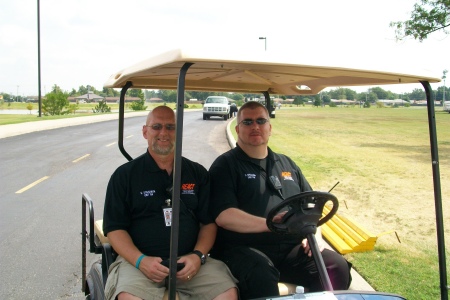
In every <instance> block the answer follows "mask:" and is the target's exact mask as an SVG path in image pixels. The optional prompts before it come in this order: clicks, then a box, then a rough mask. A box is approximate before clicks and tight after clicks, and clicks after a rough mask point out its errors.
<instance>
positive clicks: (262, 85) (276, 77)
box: [105, 50, 449, 299]
mask: <svg viewBox="0 0 450 300" xmlns="http://www.w3.org/2000/svg"><path fill="white" fill-rule="evenodd" d="M188 70H190V72H189V75H188ZM439 81H440V79H439V78H436V77H429V76H421V75H411V74H408V73H392V72H385V71H374V70H372V69H364V70H363V69H350V68H343V67H329V66H322V65H319V66H313V65H309V64H308V65H307V64H293V63H288V62H280V61H275V62H274V61H270V60H269V61H267V60H255V59H253V60H237V59H223V58H212V57H208V56H192V55H189V54H186V53H184V52H182V51H180V50H174V51H170V52H167V53H164V54H162V55H160V56H157V57H155V58H153V59H149V60H147V61H144V62H142V63H140V64H137V65H134V66H132V67H130V68H127V69H125V70H122V71H120V72H118V73H116V74H113V75H112V76H111V77H110V79H109V80H108V81H107V82H106V83H105V87H110V88H122V91H121V94H120V105H119V136H118V145H119V149H120V151H121V152H122V154H123V155H124V156H125V157H126V158H127V159H128V160H132V157H131V156H130V155H129V154H128V153H127V151H126V150H125V148H124V145H123V140H124V112H125V93H126V91H127V90H128V89H129V88H144V89H172V90H174V89H176V90H177V103H176V112H177V113H176V123H177V124H183V116H184V93H185V90H195V91H225V92H247V93H262V94H263V95H264V97H265V99H266V106H267V107H268V109H269V111H270V105H271V104H270V94H287V95H296V94H297V95H306V94H318V93H319V92H320V91H322V90H323V89H324V88H327V87H338V86H340V87H342V86H357V85H385V84H401V83H419V82H420V83H421V84H422V86H423V87H424V89H425V93H426V98H427V99H426V100H427V112H428V126H429V137H430V151H431V165H432V176H433V186H434V203H435V213H436V230H437V241H438V255H439V271H440V272H439V273H440V291H441V299H448V290H449V286H448V285H447V271H446V257H445V239H444V221H443V210H442V195H441V182H440V170H439V155H438V145H437V132H436V121H435V105H434V101H433V100H432V88H431V85H430V82H439ZM182 137H183V126H177V127H176V147H175V162H174V170H173V179H174V186H175V187H177V186H178V187H179V186H180V185H181V182H180V177H181V176H180V174H181V153H182ZM179 197H180V189H179V188H174V189H173V195H172V199H174V200H176V199H179ZM179 211H180V203H179V201H173V220H172V233H171V246H170V249H171V253H170V260H171V265H172V266H176V260H177V255H178V253H177V249H178V234H179ZM175 290H176V268H171V269H170V274H169V298H170V299H175Z"/></svg>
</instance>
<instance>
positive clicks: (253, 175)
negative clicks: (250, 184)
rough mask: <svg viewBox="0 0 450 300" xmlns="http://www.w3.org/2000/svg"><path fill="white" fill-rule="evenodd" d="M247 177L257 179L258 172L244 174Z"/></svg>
mask: <svg viewBox="0 0 450 300" xmlns="http://www.w3.org/2000/svg"><path fill="white" fill-rule="evenodd" d="M244 176H245V177H247V179H255V178H256V174H244Z"/></svg>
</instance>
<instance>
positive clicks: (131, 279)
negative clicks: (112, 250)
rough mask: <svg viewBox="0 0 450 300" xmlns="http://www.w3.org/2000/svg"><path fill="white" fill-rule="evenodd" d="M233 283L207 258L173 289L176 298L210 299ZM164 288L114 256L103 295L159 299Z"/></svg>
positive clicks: (216, 262) (222, 267) (220, 266)
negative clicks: (130, 295)
mask: <svg viewBox="0 0 450 300" xmlns="http://www.w3.org/2000/svg"><path fill="white" fill-rule="evenodd" d="M236 282H237V280H236V279H235V278H234V277H233V276H232V275H231V272H230V270H229V269H228V267H227V266H226V265H225V264H224V263H223V262H221V261H220V260H215V259H213V258H210V257H208V259H207V261H206V263H205V264H204V265H202V266H201V268H200V270H199V271H198V273H197V274H196V275H195V276H194V277H193V278H192V279H191V280H190V281H177V292H178V296H179V299H180V300H184V299H205V300H210V299H213V298H215V297H217V296H218V295H220V294H222V293H224V292H225V291H227V290H228V289H230V288H233V287H236V288H237V286H236ZM166 288H167V286H166V285H165V283H164V282H161V283H156V282H153V281H151V280H150V279H148V278H147V277H146V276H145V275H144V274H143V273H142V272H141V271H140V270H138V269H136V268H135V267H134V266H133V265H131V264H130V263H128V262H127V261H126V260H125V259H124V258H122V257H121V256H118V257H117V260H116V261H115V262H114V263H113V264H111V266H110V268H109V275H108V280H107V282H106V287H105V296H106V299H108V300H114V299H116V297H117V295H118V294H119V293H122V292H127V293H130V294H132V295H134V296H136V297H139V298H141V299H146V300H149V299H155V300H156V299H162V298H163V296H164V292H165V290H166Z"/></svg>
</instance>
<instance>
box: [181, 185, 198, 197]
mask: <svg viewBox="0 0 450 300" xmlns="http://www.w3.org/2000/svg"><path fill="white" fill-rule="evenodd" d="M194 188H195V183H183V184H182V185H181V194H182V195H194Z"/></svg>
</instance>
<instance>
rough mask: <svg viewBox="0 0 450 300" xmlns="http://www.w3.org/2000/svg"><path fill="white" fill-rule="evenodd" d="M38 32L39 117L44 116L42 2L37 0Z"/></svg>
mask: <svg viewBox="0 0 450 300" xmlns="http://www.w3.org/2000/svg"><path fill="white" fill-rule="evenodd" d="M37 31H38V32H37V33H38V103H39V117H42V99H41V17H40V4H39V0H37Z"/></svg>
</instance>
